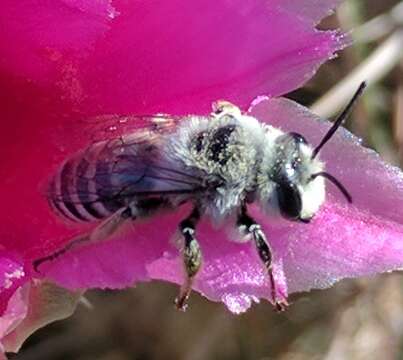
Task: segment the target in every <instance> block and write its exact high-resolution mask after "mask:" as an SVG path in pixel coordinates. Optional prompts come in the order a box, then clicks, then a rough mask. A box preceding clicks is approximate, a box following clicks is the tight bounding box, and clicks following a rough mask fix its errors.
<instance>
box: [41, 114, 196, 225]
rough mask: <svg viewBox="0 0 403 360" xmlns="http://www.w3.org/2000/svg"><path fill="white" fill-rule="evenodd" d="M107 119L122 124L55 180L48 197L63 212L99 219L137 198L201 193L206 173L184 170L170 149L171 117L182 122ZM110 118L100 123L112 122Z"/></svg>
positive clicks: (75, 158) (67, 164) (77, 157)
mask: <svg viewBox="0 0 403 360" xmlns="http://www.w3.org/2000/svg"><path fill="white" fill-rule="evenodd" d="M136 119H137V118H136ZM98 120H99V118H98ZM107 121H111V123H113V124H117V123H118V124H119V126H117V129H116V131H117V132H116V133H114V136H111V134H110V133H109V132H108V133H107V134H106V135H104V140H102V141H95V142H93V143H91V144H90V146H88V147H87V149H85V150H83V151H81V152H79V153H78V154H76V155H74V156H72V157H71V158H70V159H68V160H67V161H66V162H65V163H64V164H63V166H62V167H61V168H60V170H59V172H58V173H57V174H56V176H55V177H54V178H53V179H52V181H51V184H50V188H49V192H48V198H49V202H50V203H51V205H52V207H53V208H54V209H56V210H57V212H58V213H59V214H62V215H63V216H64V217H66V218H69V219H71V220H75V221H94V220H100V219H104V218H105V217H107V216H110V215H111V214H112V213H114V212H116V211H118V210H119V209H121V208H122V207H125V206H127V204H128V202H130V201H133V200H135V199H137V198H145V197H150V196H154V197H155V196H177V195H184V194H188V195H189V196H190V195H191V194H192V193H194V192H197V191H202V189H203V179H202V174H200V173H195V172H192V171H189V169H185V168H184V166H183V165H182V164H181V162H180V161H178V160H173V158H171V157H168V156H166V153H165V152H166V147H165V144H166V141H167V136H168V135H169V133H170V132H172V131H173V130H174V129H175V126H174V124H173V123H172V121H179V120H172V121H171V119H168V118H165V117H164V118H161V122H160V124H158V126H150V124H151V123H150V122H149V121H146V122H143V123H141V122H140V121H135V119H134V118H130V119H127V121H125V120H124V119H123V118H122V117H118V118H113V119H112V118H110V117H108V120H107ZM107 121H105V122H102V121H101V123H102V124H103V125H107V126H109V124H107ZM181 121H186V119H183V120H181ZM97 123H99V122H97ZM106 131H109V130H106ZM114 131H115V130H114Z"/></svg>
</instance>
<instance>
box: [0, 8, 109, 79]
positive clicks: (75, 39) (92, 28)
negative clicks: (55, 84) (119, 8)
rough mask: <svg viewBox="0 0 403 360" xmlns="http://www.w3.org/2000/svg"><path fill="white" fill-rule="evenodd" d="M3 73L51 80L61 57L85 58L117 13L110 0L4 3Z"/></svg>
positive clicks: (0, 67)
mask: <svg viewBox="0 0 403 360" xmlns="http://www.w3.org/2000/svg"><path fill="white" fill-rule="evenodd" d="M1 6H2V14H1V15H0V22H1V27H0V54H1V57H0V70H1V71H4V72H6V73H11V74H13V75H16V76H19V77H27V78H28V79H30V80H38V81H41V82H43V81H52V78H53V80H54V77H55V70H56V64H57V62H58V61H59V60H60V58H61V57H63V56H66V55H72V54H75V55H76V56H82V55H83V53H85V51H86V50H88V49H89V48H90V46H91V45H93V43H94V41H95V40H96V39H97V38H98V37H99V36H100V35H102V34H103V33H104V32H105V31H106V29H107V24H108V22H109V21H110V20H111V18H113V17H114V15H115V11H114V9H113V8H112V6H111V4H110V0H97V1H87V0H55V1H35V0H28V1H14V0H3V1H2V3H1Z"/></svg>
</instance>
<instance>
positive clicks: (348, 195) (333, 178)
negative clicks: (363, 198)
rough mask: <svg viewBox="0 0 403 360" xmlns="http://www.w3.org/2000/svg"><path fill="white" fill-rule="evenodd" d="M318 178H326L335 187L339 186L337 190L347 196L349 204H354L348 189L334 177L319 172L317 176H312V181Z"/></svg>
mask: <svg viewBox="0 0 403 360" xmlns="http://www.w3.org/2000/svg"><path fill="white" fill-rule="evenodd" d="M318 176H322V177H324V178H326V179H327V180H329V181H330V182H332V183H333V184H334V185H336V186H337V188H338V189H339V190H340V191H341V193H342V194H343V195H344V196H345V198H346V199H347V201H348V202H349V203H352V202H353V198H352V197H351V195H350V193H349V192H348V191H347V189H346V188H345V187H344V186H343V185H342V184H341V182H340V181H339V180H337V179H336V178H335V177H334V176H333V175H330V174H329V173H327V172H324V171H321V172H318V173H316V174H312V176H311V181H312V180H314V179H315V178H316V177H318Z"/></svg>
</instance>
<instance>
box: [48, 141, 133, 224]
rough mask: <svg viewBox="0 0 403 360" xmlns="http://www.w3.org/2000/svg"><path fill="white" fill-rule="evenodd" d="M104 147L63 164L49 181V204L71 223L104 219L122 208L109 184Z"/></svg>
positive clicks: (121, 203) (94, 148)
mask: <svg viewBox="0 0 403 360" xmlns="http://www.w3.org/2000/svg"><path fill="white" fill-rule="evenodd" d="M105 152H110V149H108V148H107V145H106V144H105V143H104V144H102V145H101V144H98V145H97V146H94V147H93V148H90V149H89V150H87V151H85V152H84V153H80V154H77V155H76V156H74V157H72V158H70V159H69V160H67V161H66V162H65V163H64V164H63V165H62V166H61V168H60V169H59V171H58V172H57V174H56V175H55V176H54V177H53V179H52V180H51V183H50V186H49V194H48V195H49V196H48V198H49V202H50V204H51V206H52V208H53V209H55V210H56V212H57V213H58V214H59V215H61V216H63V217H65V218H68V219H70V220H73V221H97V220H101V219H104V218H106V217H108V216H110V215H111V214H113V213H114V212H116V211H117V210H118V209H120V208H122V207H123V206H124V205H125V204H124V202H123V201H122V199H121V198H119V196H118V195H117V193H118V191H116V186H114V185H113V184H112V177H113V173H112V172H111V162H110V161H109V159H108V157H105Z"/></svg>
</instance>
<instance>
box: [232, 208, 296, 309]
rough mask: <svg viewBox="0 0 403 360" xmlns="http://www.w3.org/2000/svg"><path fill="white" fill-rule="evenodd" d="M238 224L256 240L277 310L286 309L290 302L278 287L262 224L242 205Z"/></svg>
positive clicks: (271, 254) (271, 253)
mask: <svg viewBox="0 0 403 360" xmlns="http://www.w3.org/2000/svg"><path fill="white" fill-rule="evenodd" d="M237 226H238V228H240V229H241V230H242V232H243V233H244V235H246V236H251V237H252V239H253V241H254V242H255V245H256V249H257V252H258V254H259V257H260V260H261V261H262V262H263V264H264V266H265V268H266V270H267V273H268V276H269V280H270V287H271V299H272V302H273V304H274V306H275V308H276V310H277V311H284V310H285V309H286V307H287V306H288V302H287V299H286V297H285V296H284V295H283V294H281V293H280V292H279V291H278V289H277V284H276V281H275V279H274V275H273V267H272V265H273V252H272V250H271V248H270V244H269V243H268V241H267V239H266V235H265V234H264V232H263V230H262V228H261V226H260V225H259V224H258V223H257V222H256V221H255V220H254V219H253V218H252V217H250V216H249V215H248V213H247V209H246V206H243V207H242V210H241V213H240V214H239V216H238V220H237ZM279 298H280V299H279Z"/></svg>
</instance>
